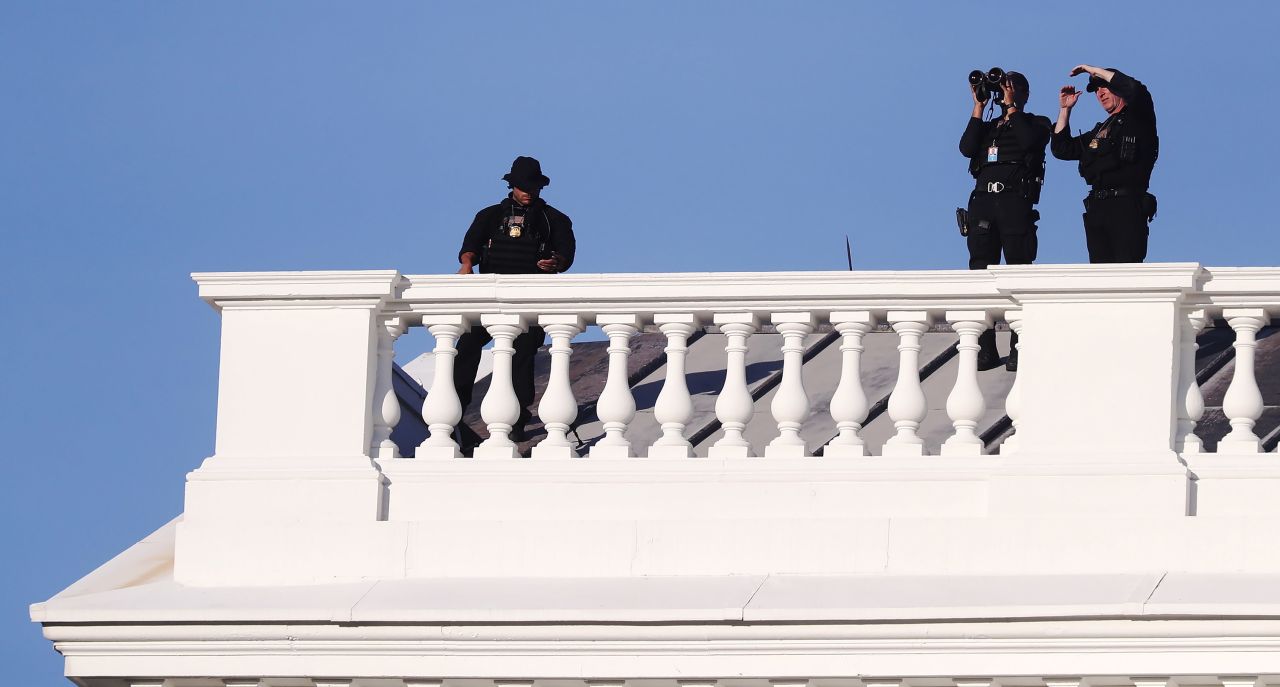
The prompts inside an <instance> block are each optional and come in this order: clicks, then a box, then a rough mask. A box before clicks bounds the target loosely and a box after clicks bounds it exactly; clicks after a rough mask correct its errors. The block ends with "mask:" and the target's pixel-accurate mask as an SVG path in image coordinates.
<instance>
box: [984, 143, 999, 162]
mask: <svg viewBox="0 0 1280 687" xmlns="http://www.w3.org/2000/svg"><path fill="white" fill-rule="evenodd" d="M999 161H1000V146H997V145H992V146H989V147H988V148H987V162H999Z"/></svg>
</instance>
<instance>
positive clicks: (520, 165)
mask: <svg viewBox="0 0 1280 687" xmlns="http://www.w3.org/2000/svg"><path fill="white" fill-rule="evenodd" d="M502 180H503V181H505V182H507V183H508V184H511V185H512V186H514V187H516V188H518V189H520V190H521V191H525V192H529V191H537V190H539V189H541V188H543V187H544V186H547V185H549V184H550V183H551V179H550V178H549V177H548V176H547V175H545V174H543V173H542V165H541V164H539V163H538V161H537V160H535V159H534V158H531V157H524V156H523V155H521V156H520V157H518V158H516V159H515V161H514V162H512V163H511V171H510V172H507V173H506V175H504V176H503V177H502Z"/></svg>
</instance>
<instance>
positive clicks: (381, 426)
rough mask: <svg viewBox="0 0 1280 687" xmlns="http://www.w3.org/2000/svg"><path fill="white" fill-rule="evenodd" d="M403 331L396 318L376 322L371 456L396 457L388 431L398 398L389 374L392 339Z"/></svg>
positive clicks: (397, 410)
mask: <svg viewBox="0 0 1280 687" xmlns="http://www.w3.org/2000/svg"><path fill="white" fill-rule="evenodd" d="M403 333H404V324H403V323H402V322H401V320H400V318H398V317H387V318H381V321H380V322H379V323H378V325H377V335H378V370H377V371H378V375H377V386H376V387H375V390H374V394H373V399H374V401H373V402H374V413H373V441H372V443H371V445H370V447H369V448H370V453H371V455H373V456H374V457H375V458H399V457H400V450H399V448H397V447H396V443H395V442H394V441H392V440H391V432H392V430H394V429H395V427H396V425H397V424H398V423H399V422H400V399H399V397H397V396H396V390H395V386H393V384H392V381H391V377H392V366H393V365H394V364H395V357H396V351H395V343H396V339H397V338H398V337H399V336H400V335H401V334H403Z"/></svg>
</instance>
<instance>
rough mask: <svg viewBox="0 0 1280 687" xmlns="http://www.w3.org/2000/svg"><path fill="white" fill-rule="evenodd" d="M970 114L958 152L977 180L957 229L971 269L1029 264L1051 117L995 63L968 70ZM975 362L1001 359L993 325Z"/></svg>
mask: <svg viewBox="0 0 1280 687" xmlns="http://www.w3.org/2000/svg"><path fill="white" fill-rule="evenodd" d="M969 90H970V92H971V94H972V95H973V113H972V116H970V118H969V123H968V125H967V126H966V127H965V130H964V134H963V135H962V136H961V137H960V153H961V154H962V155H964V156H965V157H967V158H969V173H970V174H972V175H973V178H974V180H975V181H976V185H975V186H974V189H973V192H972V193H970V194H969V204H968V208H967V209H966V208H957V210H956V217H957V221H958V223H959V225H960V233H961V234H962V235H963V236H965V238H966V240H967V242H968V247H969V269H971V270H982V269H986V268H987V267H988V266H989V265H995V264H999V262H1000V254H1001V253H1002V252H1003V253H1004V261H1005V264H1007V265H1029V264H1031V263H1032V262H1033V261H1034V260H1035V259H1036V245H1037V244H1036V222H1037V221H1038V220H1039V219H1040V213H1039V211H1037V210H1036V209H1035V205H1036V203H1038V202H1039V201H1040V187H1041V186H1042V185H1043V184H1044V157H1045V147H1046V146H1047V145H1048V144H1049V135H1050V130H1051V128H1052V123H1051V122H1050V121H1049V118H1048V117H1042V116H1038V115H1033V114H1031V113H1029V112H1027V111H1026V104H1027V98H1028V96H1030V94H1031V86H1030V84H1029V83H1028V82H1027V77H1025V76H1023V75H1022V74H1020V73H1018V72H1012V71H1011V72H1005V71H1003V70H1001V69H1000V68H999V67H993V68H992V69H991V70H989V71H987V72H986V73H983V72H981V71H978V70H975V71H973V72H972V73H971V74H970V75H969ZM988 101H990V103H991V104H992V105H993V106H994V105H998V106H999V107H1000V115H999V116H998V117H994V118H992V119H990V120H985V119H984V118H983V110H984V109H986V108H987V106H988ZM978 343H979V345H980V346H981V348H980V349H979V351H978V369H980V370H990V369H992V368H994V367H997V366H999V365H1000V353H999V351H998V350H997V349H996V334H995V330H992V329H988V330H987V331H986V332H983V334H982V336H980V337H979V338H978ZM1016 346H1017V337H1016V335H1015V336H1014V338H1013V340H1012V341H1011V343H1010V349H1009V357H1008V359H1007V360H1006V361H1005V367H1006V368H1007V369H1009V370H1016V369H1017V368H1018V349H1017V347H1016Z"/></svg>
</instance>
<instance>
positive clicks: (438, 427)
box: [414, 315, 471, 458]
mask: <svg viewBox="0 0 1280 687" xmlns="http://www.w3.org/2000/svg"><path fill="white" fill-rule="evenodd" d="M422 324H423V326H425V327H426V328H427V331H429V332H431V336H433V337H435V339H436V346H435V350H434V351H433V353H432V355H433V356H434V357H435V372H433V373H432V375H431V391H429V392H427V400H426V401H424V402H423V404H422V421H423V422H425V423H426V424H427V429H428V430H429V431H430V432H431V434H430V436H428V437H427V438H426V439H425V440H423V442H422V443H421V444H419V445H418V450H417V451H416V452H415V454H414V455H415V457H417V458H458V457H461V456H462V453H461V452H460V451H459V450H458V443H457V442H456V441H454V440H453V427H454V425H456V424H458V422H459V421H460V420H462V403H461V402H459V400H458V390H457V389H455V388H454V386H453V363H454V358H456V357H457V356H458V349H457V343H458V337H460V336H462V333H463V332H465V331H467V330H468V329H470V328H471V323H470V321H468V320H467V318H465V317H463V316H461V315H426V316H424V317H423V318H422Z"/></svg>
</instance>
